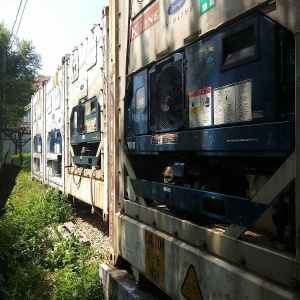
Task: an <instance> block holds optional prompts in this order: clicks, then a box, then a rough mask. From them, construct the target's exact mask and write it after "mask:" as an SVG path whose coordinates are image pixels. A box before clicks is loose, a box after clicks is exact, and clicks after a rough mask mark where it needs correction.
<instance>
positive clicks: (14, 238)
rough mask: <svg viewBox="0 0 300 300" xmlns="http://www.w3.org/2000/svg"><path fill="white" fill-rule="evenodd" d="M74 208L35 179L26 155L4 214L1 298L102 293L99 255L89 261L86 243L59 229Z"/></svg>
mask: <svg viewBox="0 0 300 300" xmlns="http://www.w3.org/2000/svg"><path fill="white" fill-rule="evenodd" d="M28 161H29V163H28ZM73 214H74V212H73V208H72V206H71V204H70V203H69V202H66V201H65V200H64V199H63V197H62V196H61V195H60V193H59V191H57V190H55V189H53V188H48V189H47V188H46V187H44V186H43V185H41V184H40V183H38V182H35V181H32V180H31V175H30V156H28V157H27V156H26V157H24V164H23V170H22V171H21V172H20V174H19V176H18V178H17V185H16V186H15V188H14V190H13V192H12V194H11V196H10V198H9V200H8V203H7V205H6V213H5V214H4V215H3V216H2V217H1V218H0V299H7V300H18V299H20V300H21V299H22V300H26V299H28V300H35V299H43V300H47V299H49V300H50V299H57V300H63V299H66V300H73V299H78V300H79V299H86V300H90V299H102V291H101V287H100V284H99V282H100V280H99V275H98V265H99V263H100V260H99V261H92V262H91V261H90V260H89V258H90V255H91V250H90V248H89V247H88V246H87V245H85V244H81V243H79V242H78V241H76V240H75V239H70V240H64V239H63V238H61V237H60V235H59V234H58V233H57V230H56V228H57V226H58V225H59V224H61V223H63V222H65V221H67V220H71V219H72V217H73Z"/></svg>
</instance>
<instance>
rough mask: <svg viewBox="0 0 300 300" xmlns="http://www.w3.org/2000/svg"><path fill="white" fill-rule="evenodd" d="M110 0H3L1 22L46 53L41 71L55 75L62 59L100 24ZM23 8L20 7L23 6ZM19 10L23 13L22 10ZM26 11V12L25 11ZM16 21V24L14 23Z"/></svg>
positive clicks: (36, 49) (0, 7)
mask: <svg viewBox="0 0 300 300" xmlns="http://www.w3.org/2000/svg"><path fill="white" fill-rule="evenodd" d="M108 2H109V0H0V23H1V22H3V23H4V24H5V26H6V28H7V29H8V30H9V31H11V30H12V29H13V33H14V34H17V37H18V38H19V39H21V40H23V39H24V40H30V41H32V43H33V45H34V46H35V51H36V52H37V53H38V54H40V55H41V56H42V65H43V66H42V69H41V70H40V71H39V73H40V74H41V75H46V76H53V75H54V74H55V71H56V69H57V67H58V66H59V65H60V64H61V59H62V57H63V56H64V55H65V54H69V53H71V52H72V50H73V49H74V47H75V46H78V45H80V44H81V42H82V41H83V40H84V39H85V38H86V37H87V36H88V34H89V31H90V30H91V29H92V27H93V24H99V23H100V22H101V17H102V8H103V7H105V6H108ZM19 8H20V9H19ZM18 10H19V14H18ZM22 14H23V15H22ZM14 24H15V25H14Z"/></svg>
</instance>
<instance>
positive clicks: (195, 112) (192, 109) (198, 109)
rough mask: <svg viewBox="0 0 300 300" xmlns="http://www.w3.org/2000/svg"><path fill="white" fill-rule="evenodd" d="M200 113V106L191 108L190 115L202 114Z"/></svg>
mask: <svg viewBox="0 0 300 300" xmlns="http://www.w3.org/2000/svg"><path fill="white" fill-rule="evenodd" d="M200 113H201V108H200V106H196V107H191V108H190V115H196V114H200Z"/></svg>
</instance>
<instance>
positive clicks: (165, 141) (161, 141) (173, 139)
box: [151, 133, 178, 145]
mask: <svg viewBox="0 0 300 300" xmlns="http://www.w3.org/2000/svg"><path fill="white" fill-rule="evenodd" d="M151 144H152V145H172V144H178V133H166V134H159V135H152V137H151Z"/></svg>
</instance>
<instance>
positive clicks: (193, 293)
mask: <svg viewBox="0 0 300 300" xmlns="http://www.w3.org/2000/svg"><path fill="white" fill-rule="evenodd" d="M181 294H182V295H183V296H184V297H185V298H186V299H189V300H202V299H203V297H202V295H201V290H200V286H199V282H198V278H197V274H196V270H195V267H194V266H193V265H190V266H189V269H188V271H187V273H186V276H185V278H184V281H183V284H182V286H181Z"/></svg>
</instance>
